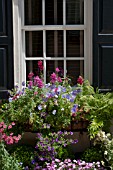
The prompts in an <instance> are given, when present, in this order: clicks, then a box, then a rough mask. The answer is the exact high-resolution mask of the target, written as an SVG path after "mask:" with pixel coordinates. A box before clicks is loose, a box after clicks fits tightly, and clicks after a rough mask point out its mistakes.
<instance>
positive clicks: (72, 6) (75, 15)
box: [66, 0, 84, 24]
mask: <svg viewBox="0 0 113 170" xmlns="http://www.w3.org/2000/svg"><path fill="white" fill-rule="evenodd" d="M83 23H84V1H83V0H66V24H83Z"/></svg>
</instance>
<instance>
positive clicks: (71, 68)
mask: <svg viewBox="0 0 113 170" xmlns="http://www.w3.org/2000/svg"><path fill="white" fill-rule="evenodd" d="M66 67H67V76H68V77H69V78H71V82H72V85H75V84H76V83H77V78H78V77H79V76H83V75H84V61H67V66H66Z"/></svg>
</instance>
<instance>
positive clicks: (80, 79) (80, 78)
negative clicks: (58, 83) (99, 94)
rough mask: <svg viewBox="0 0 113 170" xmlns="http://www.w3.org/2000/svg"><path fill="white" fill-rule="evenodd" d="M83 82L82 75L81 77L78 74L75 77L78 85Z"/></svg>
mask: <svg viewBox="0 0 113 170" xmlns="http://www.w3.org/2000/svg"><path fill="white" fill-rule="evenodd" d="M83 82H84V79H83V77H82V76H79V78H78V79H77V83H78V84H80V85H82V84H83Z"/></svg>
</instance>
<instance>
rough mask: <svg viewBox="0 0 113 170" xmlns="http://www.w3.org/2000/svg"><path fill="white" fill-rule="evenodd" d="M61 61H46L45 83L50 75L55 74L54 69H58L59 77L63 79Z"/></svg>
mask: <svg viewBox="0 0 113 170" xmlns="http://www.w3.org/2000/svg"><path fill="white" fill-rule="evenodd" d="M63 63H64V62H63V61H52V60H51V61H47V64H46V66H47V68H46V77H47V78H46V80H47V82H49V81H50V75H51V74H52V73H53V72H55V69H56V68H57V67H58V68H59V69H60V72H59V76H60V77H63V73H64V66H63Z"/></svg>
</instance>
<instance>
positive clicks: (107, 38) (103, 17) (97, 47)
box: [93, 0, 113, 91]
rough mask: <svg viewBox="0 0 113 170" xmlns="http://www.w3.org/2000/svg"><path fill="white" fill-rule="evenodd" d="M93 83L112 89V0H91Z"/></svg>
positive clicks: (102, 87)
mask: <svg viewBox="0 0 113 170" xmlns="http://www.w3.org/2000/svg"><path fill="white" fill-rule="evenodd" d="M93 63H94V67H93V68H94V70H93V84H94V86H95V87H97V86H98V87H99V88H100V89H103V90H104V89H105V91H107V90H108V91H111V90H112V89H113V0H93Z"/></svg>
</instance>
